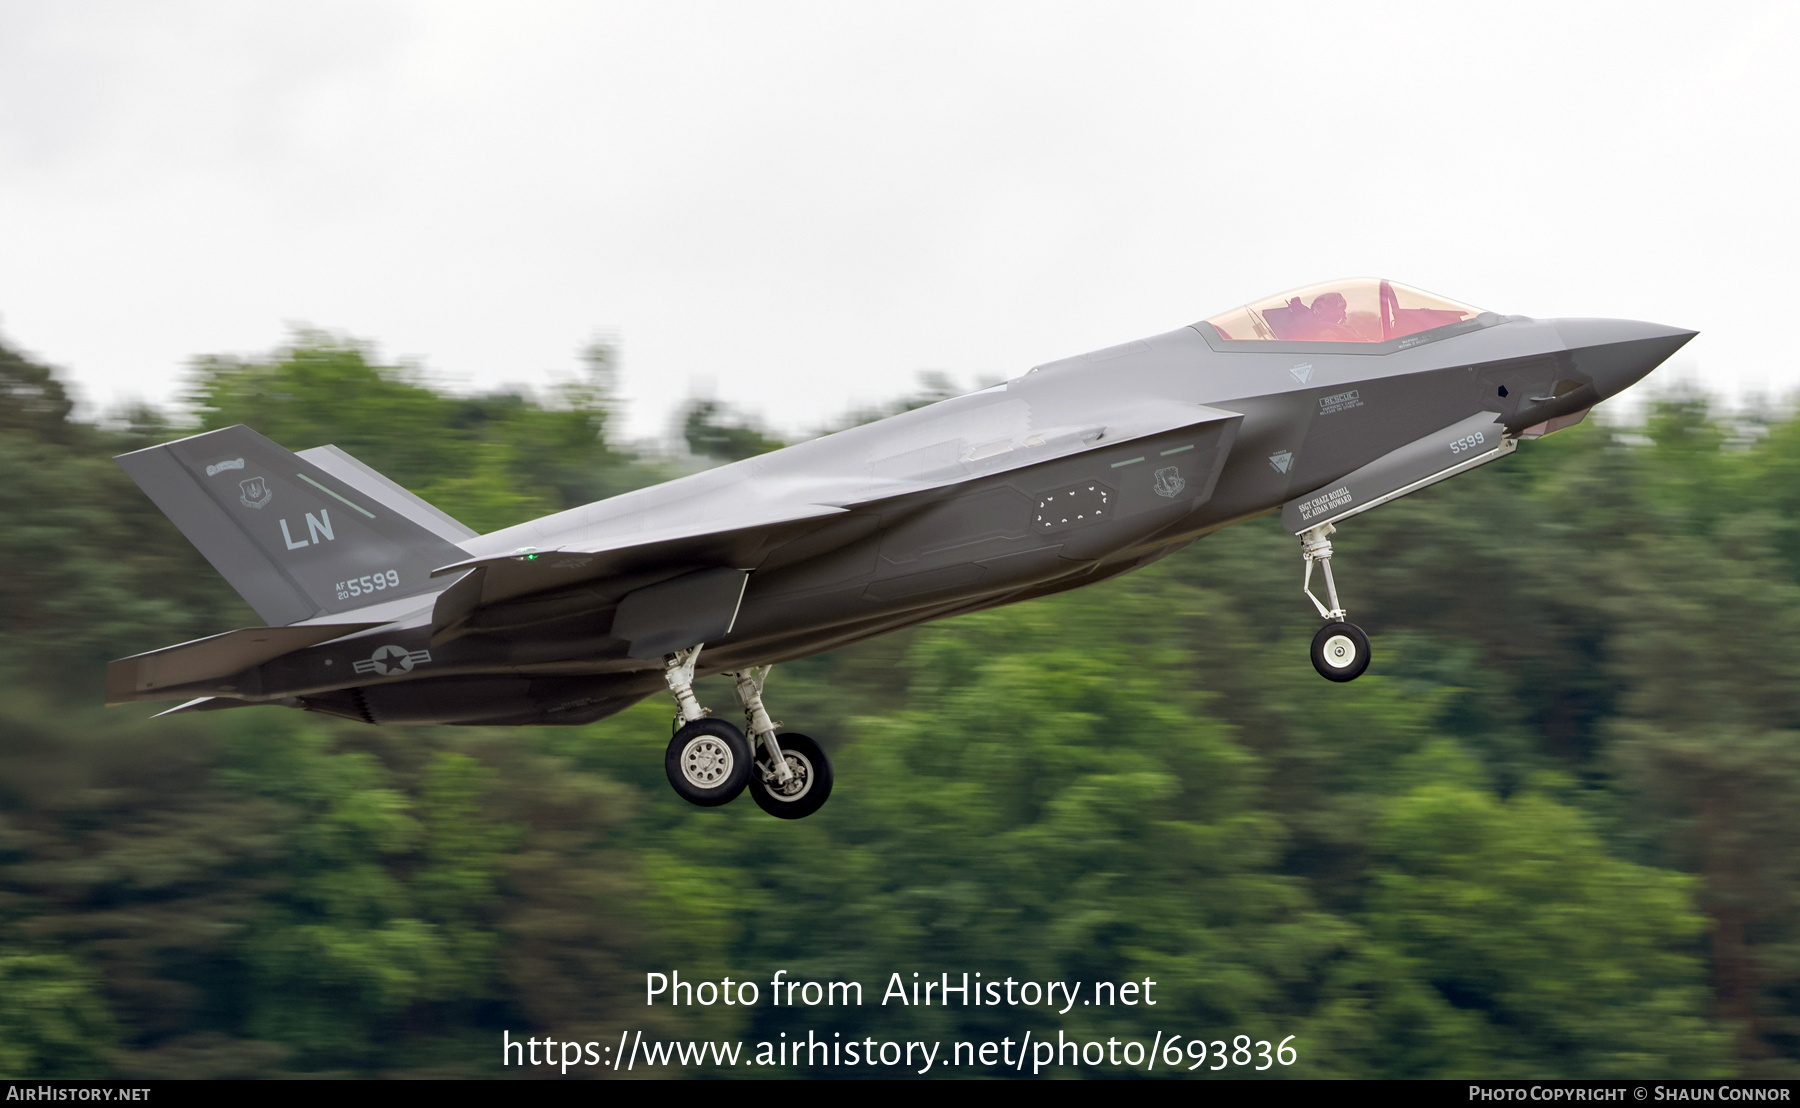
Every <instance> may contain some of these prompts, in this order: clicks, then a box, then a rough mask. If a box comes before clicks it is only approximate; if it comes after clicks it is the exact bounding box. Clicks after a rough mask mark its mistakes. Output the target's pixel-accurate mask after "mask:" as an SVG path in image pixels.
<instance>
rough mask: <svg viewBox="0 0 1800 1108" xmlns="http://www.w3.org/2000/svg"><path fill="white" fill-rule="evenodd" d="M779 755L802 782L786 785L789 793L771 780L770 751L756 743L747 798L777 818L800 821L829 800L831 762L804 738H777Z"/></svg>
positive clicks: (793, 736) (803, 736)
mask: <svg viewBox="0 0 1800 1108" xmlns="http://www.w3.org/2000/svg"><path fill="white" fill-rule="evenodd" d="M775 741H776V742H777V743H779V744H780V745H781V753H782V755H783V756H784V757H785V758H786V759H787V764H788V768H789V769H792V770H793V771H794V774H795V776H796V777H799V778H802V779H803V780H802V781H801V782H800V783H799V784H798V785H795V784H794V783H792V782H790V783H789V787H788V788H789V792H788V793H783V792H782V789H781V786H780V785H778V784H776V782H775V781H774V780H773V773H772V771H771V770H770V766H771V764H772V763H771V762H770V760H769V748H768V747H766V746H764V745H762V744H761V743H757V744H756V772H755V773H752V774H751V775H750V799H752V800H754V801H756V806H757V807H758V808H761V809H762V810H763V811H765V812H767V813H769V814H770V815H772V816H774V817H775V818H776V819H803V818H805V817H807V816H810V815H812V814H813V813H814V812H816V811H818V810H819V809H820V808H823V807H824V806H825V802H826V801H827V800H829V799H831V759H829V758H827V757H825V752H824V751H823V750H821V749H819V744H818V743H816V742H813V741H812V740H811V739H809V738H807V737H806V736H805V735H777V736H776V738H775Z"/></svg>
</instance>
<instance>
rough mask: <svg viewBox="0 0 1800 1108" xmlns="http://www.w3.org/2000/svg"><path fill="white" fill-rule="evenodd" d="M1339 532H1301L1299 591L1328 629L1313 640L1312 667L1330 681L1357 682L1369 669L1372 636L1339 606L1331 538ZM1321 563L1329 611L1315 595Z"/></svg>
mask: <svg viewBox="0 0 1800 1108" xmlns="http://www.w3.org/2000/svg"><path fill="white" fill-rule="evenodd" d="M1336 530H1337V528H1335V527H1333V526H1332V525H1331V524H1329V523H1325V524H1320V525H1319V526H1317V527H1313V528H1310V529H1308V530H1305V531H1302V532H1300V555H1301V557H1303V558H1304V559H1306V576H1305V577H1304V578H1303V579H1302V580H1301V582H1300V591H1301V592H1304V593H1305V594H1306V599H1308V600H1310V601H1312V602H1313V607H1315V608H1317V609H1318V610H1319V617H1320V618H1321V619H1323V620H1324V621H1325V626H1323V627H1321V628H1319V633H1318V634H1316V635H1314V636H1313V641H1312V664H1313V668H1314V669H1316V670H1318V671H1319V676H1321V677H1323V678H1325V680H1327V681H1354V680H1356V679H1357V678H1358V677H1361V676H1362V674H1363V671H1364V670H1366V669H1368V668H1369V657H1370V652H1369V636H1368V634H1367V633H1365V632H1364V631H1363V629H1362V628H1360V627H1358V626H1357V625H1356V624H1354V623H1350V622H1349V621H1347V620H1346V619H1345V618H1344V616H1345V614H1346V613H1345V612H1344V608H1343V605H1341V604H1339V603H1338V593H1337V581H1336V580H1334V579H1333V578H1332V576H1331V538H1330V536H1331V535H1332V534H1333V533H1334V532H1336ZM1315 562H1316V563H1318V566H1319V569H1320V570H1321V571H1322V572H1323V573H1324V575H1325V595H1326V596H1327V597H1329V598H1330V599H1331V607H1329V608H1327V607H1326V606H1325V604H1324V602H1323V601H1321V600H1320V599H1319V598H1318V597H1316V596H1314V595H1313V591H1312V573H1313V564H1314V563H1315Z"/></svg>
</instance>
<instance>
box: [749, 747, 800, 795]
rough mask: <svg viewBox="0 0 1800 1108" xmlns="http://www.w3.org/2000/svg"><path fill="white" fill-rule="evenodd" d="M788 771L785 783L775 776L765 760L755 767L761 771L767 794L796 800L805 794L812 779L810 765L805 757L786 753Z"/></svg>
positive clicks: (773, 770)
mask: <svg viewBox="0 0 1800 1108" xmlns="http://www.w3.org/2000/svg"><path fill="white" fill-rule="evenodd" d="M785 760H786V762H787V767H788V772H789V773H790V774H792V776H791V777H789V778H788V780H787V782H786V783H785V784H783V783H782V781H781V779H780V778H779V777H777V776H776V774H775V769H774V767H773V766H771V765H769V764H768V763H767V762H764V763H762V764H760V765H759V766H758V767H757V768H758V769H760V770H761V771H762V778H763V784H764V785H766V786H767V787H768V790H769V795H771V796H774V797H776V798H778V799H780V800H798V799H800V798H801V797H802V796H805V795H806V790H807V787H808V784H809V783H810V782H811V780H812V766H811V765H810V764H808V762H807V761H806V759H805V758H801V757H798V756H796V755H793V754H788V755H786V757H785Z"/></svg>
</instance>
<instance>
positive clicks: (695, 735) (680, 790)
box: [663, 719, 750, 808]
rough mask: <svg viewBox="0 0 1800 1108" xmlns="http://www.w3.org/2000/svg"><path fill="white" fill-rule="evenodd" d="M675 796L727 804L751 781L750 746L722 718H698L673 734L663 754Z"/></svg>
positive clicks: (701, 802) (704, 803)
mask: <svg viewBox="0 0 1800 1108" xmlns="http://www.w3.org/2000/svg"><path fill="white" fill-rule="evenodd" d="M663 770H664V771H665V772H667V773H668V775H669V784H670V785H671V786H673V787H674V789H675V793H676V795H677V796H679V797H681V799H683V800H685V801H687V802H688V803H689V804H698V805H699V806H700V807H702V808H716V807H718V806H719V805H721V804H729V803H731V802H732V801H734V800H736V799H737V796H738V794H739V793H741V792H743V791H744V783H745V782H746V781H749V780H750V744H749V743H748V742H745V741H744V733H743V732H742V731H739V730H738V729H737V728H736V727H733V726H732V725H731V724H729V723H726V722H725V721H724V720H722V719H697V720H695V721H694V722H692V723H690V724H688V725H687V726H686V727H683V728H682V729H681V730H679V731H677V732H675V737H674V738H672V739H670V740H669V750H668V753H667V754H665V755H663Z"/></svg>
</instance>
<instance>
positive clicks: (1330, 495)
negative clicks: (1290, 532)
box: [1300, 485, 1356, 520]
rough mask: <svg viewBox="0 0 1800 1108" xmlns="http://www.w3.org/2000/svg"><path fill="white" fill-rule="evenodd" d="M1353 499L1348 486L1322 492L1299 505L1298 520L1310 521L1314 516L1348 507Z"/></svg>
mask: <svg viewBox="0 0 1800 1108" xmlns="http://www.w3.org/2000/svg"><path fill="white" fill-rule="evenodd" d="M1355 499H1356V494H1355V493H1352V492H1351V491H1350V487H1349V486H1348V485H1339V486H1338V487H1337V488H1335V489H1332V490H1331V491H1330V492H1322V493H1320V494H1319V495H1317V496H1315V497H1313V498H1312V499H1311V500H1308V501H1306V502H1305V503H1303V504H1301V505H1300V518H1301V519H1303V520H1304V519H1311V518H1313V517H1314V516H1316V515H1321V514H1323V513H1325V512H1332V511H1336V510H1337V509H1339V508H1343V507H1348V506H1349V505H1350V503H1351V502H1353V501H1354V500H1355Z"/></svg>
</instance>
